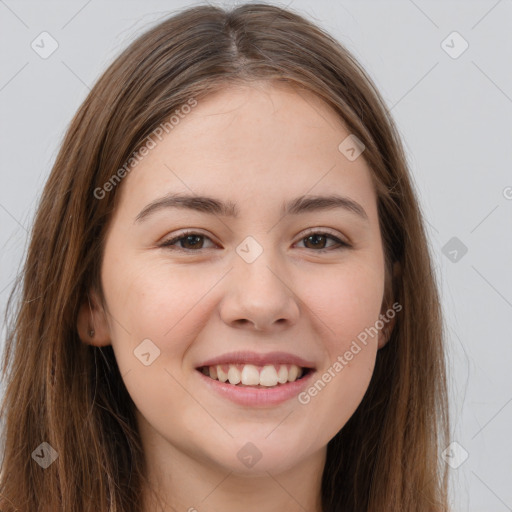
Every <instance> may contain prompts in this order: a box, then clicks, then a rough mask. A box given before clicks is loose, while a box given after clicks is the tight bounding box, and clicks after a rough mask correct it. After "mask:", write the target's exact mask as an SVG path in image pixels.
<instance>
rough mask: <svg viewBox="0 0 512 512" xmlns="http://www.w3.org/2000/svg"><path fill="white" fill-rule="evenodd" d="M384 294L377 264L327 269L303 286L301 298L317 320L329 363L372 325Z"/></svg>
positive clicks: (381, 275)
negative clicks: (328, 356)
mask: <svg viewBox="0 0 512 512" xmlns="http://www.w3.org/2000/svg"><path fill="white" fill-rule="evenodd" d="M297 282H300V281H297ZM313 283H314V286H313ZM383 293H384V274H383V272H381V271H380V267H379V265H378V264H371V265H369V264H368V265H364V264H360V265H350V266H348V265H347V266H346V267H345V268H343V269H341V270H337V271H332V272H329V271H328V269H327V271H324V272H323V273H322V274H320V273H319V274H318V275H316V276H312V277H311V280H308V283H307V284H306V283H305V284H304V288H303V290H302V292H301V297H302V298H303V300H304V302H305V304H306V306H307V307H308V308H309V309H310V310H311V311H313V312H314V313H315V316H316V317H317V319H318V320H319V321H318V322H317V324H318V326H319V329H321V331H322V340H323V344H324V348H325V349H327V351H328V353H329V355H330V359H331V360H332V359H333V358H335V357H337V355H339V353H340V351H344V350H345V347H347V344H349V343H350V341H351V340H353V339H355V338H356V337H357V336H358V335H359V334H360V333H361V332H362V331H364V330H365V329H366V328H369V327H370V326H373V325H374V324H375V322H376V321H377V320H378V317H379V313H380V309H381V304H382V298H383ZM376 341H377V340H376V337H375V342H376Z"/></svg>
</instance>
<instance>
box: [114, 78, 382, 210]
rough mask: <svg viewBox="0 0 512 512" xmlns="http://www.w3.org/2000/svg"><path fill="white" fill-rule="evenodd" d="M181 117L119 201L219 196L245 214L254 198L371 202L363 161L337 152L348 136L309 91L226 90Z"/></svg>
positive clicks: (139, 168) (131, 177)
mask: <svg viewBox="0 0 512 512" xmlns="http://www.w3.org/2000/svg"><path fill="white" fill-rule="evenodd" d="M186 111H187V112H188V113H186V114H182V115H181V116H179V118H178V117H177V118H176V119H179V121H178V122H177V123H176V124H175V125H174V127H173V128H172V130H170V131H169V133H167V134H166V133H165V132H164V135H163V136H162V137H161V140H158V139H156V138H153V139H154V140H155V142H156V144H155V145H154V147H153V148H152V149H151V150H150V151H149V152H148V154H146V156H144V157H143V158H142V159H141V161H140V162H139V163H138V164H137V166H135V167H134V168H133V170H132V171H131V172H130V173H129V175H128V176H127V178H125V180H124V183H123V189H126V190H124V191H123V194H122V195H123V198H124V199H123V200H124V201H126V200H127V199H129V201H130V202H131V203H137V204H136V207H143V206H144V204H145V203H147V202H148V201H151V200H152V199H154V198H155V197H157V196H159V195H162V194H163V193H166V192H171V191H179V192H188V193H197V194H201V195H215V196H217V197H224V198H226V199H229V200H231V201H234V202H237V203H241V208H242V210H243V208H244V204H245V207H246V208H247V207H248V206H250V204H251V198H253V199H254V198H257V199H258V201H259V202H261V201H266V202H269V201H272V200H273V198H274V199H275V200H276V201H277V200H279V202H280V203H279V204H281V202H282V200H283V198H285V197H296V196H298V195H303V194H308V193H311V194H322V193H328V192H330V193H332V192H334V191H336V192H339V193H346V194H352V195H353V196H358V200H359V201H361V202H366V203H368V202H372V200H374V199H375V196H374V190H373V184H372V181H371V174H370V172H371V171H370V169H369V167H368V166H367V164H366V162H365V160H364V158H363V157H359V158H357V159H355V160H353V161H351V160H349V159H348V158H347V157H346V156H345V154H344V153H343V152H342V151H340V149H339V146H340V144H341V143H342V142H343V141H344V140H346V138H347V137H349V136H350V133H349V132H348V131H347V128H346V127H345V125H344V123H343V120H342V119H341V118H340V117H339V116H338V115H337V114H336V113H335V112H334V111H333V110H332V109H331V108H330V107H329V106H328V105H327V104H325V103H324V102H323V101H322V100H321V99H320V98H318V97H317V96H316V95H314V94H313V93H311V92H309V91H305V90H299V89H297V88H292V87H290V86H286V85H275V84H273V85H270V84H268V83H256V84H254V85H250V86H249V85H247V86H245V85H244V86H229V87H226V88H225V89H222V90H220V91H217V92H215V93H212V94H210V95H208V96H206V97H205V98H202V99H199V100H198V101H197V105H196V106H195V107H194V108H192V109H187V110H186ZM334 189H336V190H334ZM237 198H238V199H239V201H238V200H237ZM244 201H245V203H244ZM122 202H123V201H122Z"/></svg>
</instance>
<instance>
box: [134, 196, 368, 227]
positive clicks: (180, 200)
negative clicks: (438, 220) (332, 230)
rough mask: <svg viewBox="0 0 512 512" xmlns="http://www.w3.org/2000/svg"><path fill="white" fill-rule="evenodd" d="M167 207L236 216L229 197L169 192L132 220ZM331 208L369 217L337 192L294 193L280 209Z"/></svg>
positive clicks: (292, 212) (289, 212) (298, 211)
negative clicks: (318, 193) (226, 198)
mask: <svg viewBox="0 0 512 512" xmlns="http://www.w3.org/2000/svg"><path fill="white" fill-rule="evenodd" d="M167 208H181V209H187V210H193V211H197V212H201V213H207V214H209V215H216V216H223V217H232V218H235V219H236V218H238V216H239V209H238V207H237V205H236V204H235V203H233V202H231V201H226V202H224V201H222V200H220V199H216V198H213V197H206V196H197V195H188V194H173V193H171V194H167V195H165V196H163V197H160V198H159V199H156V200H155V201H152V202H151V203H149V204H148V205H147V206H145V207H144V208H143V209H142V210H141V211H140V213H139V214H138V215H137V217H135V222H141V221H143V220H144V219H146V218H147V217H149V216H150V215H151V214H153V213H155V212H156V211H159V210H162V209H167ZM334 208H342V209H344V210H346V211H348V212H351V213H354V214H356V215H357V216H359V217H360V218H361V219H363V220H365V221H367V222H368V220H369V219H368V215H367V213H366V211H365V210H364V208H363V207H362V206H361V205H360V204H359V203H357V202H356V201H354V200H353V199H350V198H349V197H345V196H341V195H338V194H331V195H327V196H320V195H316V196H315V195H309V196H307V195H303V196H300V197H296V198H295V199H292V200H291V201H288V202H286V203H284V204H283V206H282V208H281V213H282V215H283V216H284V215H299V214H302V213H307V212H314V211H322V210H332V209H334Z"/></svg>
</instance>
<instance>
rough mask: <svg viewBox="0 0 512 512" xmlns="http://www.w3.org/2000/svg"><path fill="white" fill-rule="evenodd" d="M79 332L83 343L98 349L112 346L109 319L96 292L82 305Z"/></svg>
mask: <svg viewBox="0 0 512 512" xmlns="http://www.w3.org/2000/svg"><path fill="white" fill-rule="evenodd" d="M77 330H78V335H79V336H80V339H81V340H82V342H83V343H86V344H88V345H95V346H97V347H104V346H106V345H110V330H109V327H108V322H107V317H106V314H105V311H104V309H103V307H102V306H101V305H100V302H99V300H98V298H97V295H96V293H94V292H93V293H91V297H90V298H89V297H88V298H87V299H86V300H85V301H84V302H82V304H81V305H80V309H79V310H78V317H77Z"/></svg>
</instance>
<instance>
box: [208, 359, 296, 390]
mask: <svg viewBox="0 0 512 512" xmlns="http://www.w3.org/2000/svg"><path fill="white" fill-rule="evenodd" d="M202 371H203V373H204V374H205V375H209V376H210V377H211V378H212V379H216V380H220V381H221V382H228V381H229V383H230V384H235V385H236V384H240V383H242V384H243V385H245V386H257V385H260V386H266V387H271V386H277V384H285V383H286V382H294V381H296V380H297V379H298V378H299V377H301V376H302V368H300V367H298V366H297V365H295V364H292V365H285V364H281V365H277V366H274V365H271V364H267V365H265V366H263V367H262V366H255V365H253V364H241V365H240V364H228V365H220V364H219V365H216V366H208V367H204V368H203V369H202Z"/></svg>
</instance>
